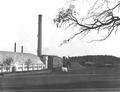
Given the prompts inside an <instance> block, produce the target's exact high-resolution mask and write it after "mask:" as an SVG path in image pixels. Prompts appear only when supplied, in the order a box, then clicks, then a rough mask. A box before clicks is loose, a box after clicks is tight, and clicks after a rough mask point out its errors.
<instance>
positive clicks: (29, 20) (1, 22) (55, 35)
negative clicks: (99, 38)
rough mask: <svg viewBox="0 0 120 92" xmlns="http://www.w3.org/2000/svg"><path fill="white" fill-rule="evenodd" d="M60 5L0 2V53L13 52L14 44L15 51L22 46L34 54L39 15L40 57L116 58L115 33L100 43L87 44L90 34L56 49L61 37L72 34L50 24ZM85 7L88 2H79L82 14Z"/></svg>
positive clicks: (118, 37) (56, 1) (62, 1)
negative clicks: (41, 34)
mask: <svg viewBox="0 0 120 92" xmlns="http://www.w3.org/2000/svg"><path fill="white" fill-rule="evenodd" d="M85 1H86V0H85ZM93 1H94V0H93ZM87 2H88V0H87ZM67 3H69V0H68V1H67ZM64 5H66V0H0V43H1V44H0V50H1V51H13V48H14V42H16V43H17V51H18V52H20V46H21V45H23V46H24V52H26V53H33V54H36V53H37V33H38V15H39V14H42V15H43V23H42V25H43V26H42V32H43V39H42V40H43V44H42V50H43V52H42V53H43V54H50V55H58V56H63V55H66V56H80V55H96V54H100V55H101V54H102V55H115V56H119V57H120V44H119V42H120V32H119V31H118V32H117V34H115V33H113V34H112V35H111V37H110V38H108V39H107V40H105V41H103V42H92V43H88V42H89V41H90V40H91V39H93V35H88V36H87V37H86V38H84V39H82V40H80V39H79V36H77V37H76V38H75V39H73V40H72V41H70V43H68V44H65V45H63V46H61V47H59V45H60V43H61V42H62V41H63V40H64V39H65V38H68V37H69V36H70V35H72V31H70V30H65V31H64V29H57V28H56V26H55V25H54V24H53V18H54V17H55V16H56V13H57V11H58V10H59V8H60V7H63V6H64ZM81 5H82V6H81ZM89 5H90V3H88V4H86V2H84V1H81V2H80V5H79V6H81V8H82V13H83V14H84V13H86V12H84V11H86V10H87V9H88V6H89ZM68 32H70V33H68Z"/></svg>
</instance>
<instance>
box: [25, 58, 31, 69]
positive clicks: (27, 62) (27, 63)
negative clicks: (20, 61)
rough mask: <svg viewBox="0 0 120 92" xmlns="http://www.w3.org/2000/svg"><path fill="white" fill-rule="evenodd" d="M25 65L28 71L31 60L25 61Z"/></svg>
mask: <svg viewBox="0 0 120 92" xmlns="http://www.w3.org/2000/svg"><path fill="white" fill-rule="evenodd" d="M25 64H26V65H27V70H29V67H30V64H32V61H31V59H27V61H26V62H25Z"/></svg>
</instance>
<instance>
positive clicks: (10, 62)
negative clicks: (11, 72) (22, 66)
mask: <svg viewBox="0 0 120 92" xmlns="http://www.w3.org/2000/svg"><path fill="white" fill-rule="evenodd" d="M12 63H13V58H12V57H7V58H5V60H3V65H4V66H10V65H11V64H12Z"/></svg>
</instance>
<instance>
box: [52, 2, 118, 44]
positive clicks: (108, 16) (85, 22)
mask: <svg viewBox="0 0 120 92" xmlns="http://www.w3.org/2000/svg"><path fill="white" fill-rule="evenodd" d="M100 1H103V2H102V3H101V2H100ZM109 4H110V2H109V1H108V0H96V2H95V3H94V5H93V6H92V7H91V8H90V10H88V13H87V16H85V17H83V18H79V14H78V12H77V10H76V9H75V8H74V7H71V6H70V7H68V8H67V9H65V8H62V9H60V10H59V12H58V15H57V16H56V18H55V19H54V23H55V24H56V26H57V28H61V27H65V29H66V28H70V27H73V28H78V29H77V30H78V32H77V33H75V34H74V35H73V36H71V37H69V38H68V39H66V40H64V41H63V43H61V45H63V44H64V43H67V42H69V41H70V40H71V39H73V38H75V37H76V36H78V35H80V34H83V35H84V36H86V35H88V34H89V33H90V32H91V31H92V30H95V31H97V34H99V33H100V31H103V30H104V31H106V32H107V34H106V35H105V36H104V37H102V38H100V39H98V40H93V41H103V40H106V39H107V38H108V37H109V36H110V35H111V33H112V32H113V31H114V30H115V32H116V31H117V30H118V27H119V25H120V16H119V13H118V14H117V15H116V12H117V11H116V10H119V8H120V2H117V3H116V4H115V5H114V6H113V7H110V6H109ZM79 8H81V7H79ZM118 12H119V11H118ZM84 36H83V37H84Z"/></svg>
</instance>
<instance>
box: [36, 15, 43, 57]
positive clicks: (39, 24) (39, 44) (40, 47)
mask: <svg viewBox="0 0 120 92" xmlns="http://www.w3.org/2000/svg"><path fill="white" fill-rule="evenodd" d="M41 54H42V15H38V48H37V55H38V56H41Z"/></svg>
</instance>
